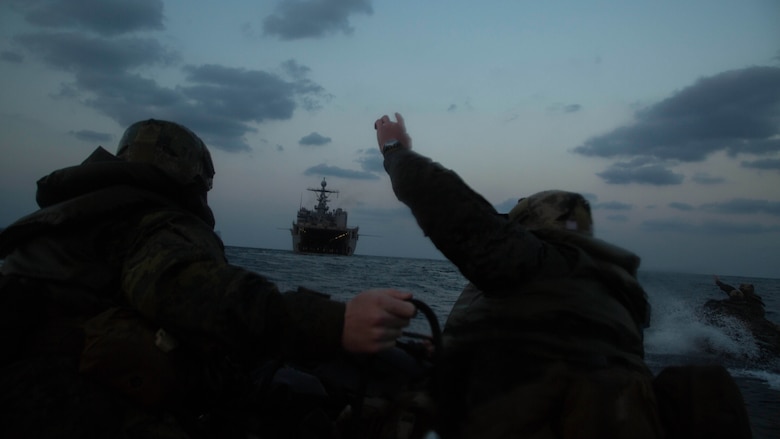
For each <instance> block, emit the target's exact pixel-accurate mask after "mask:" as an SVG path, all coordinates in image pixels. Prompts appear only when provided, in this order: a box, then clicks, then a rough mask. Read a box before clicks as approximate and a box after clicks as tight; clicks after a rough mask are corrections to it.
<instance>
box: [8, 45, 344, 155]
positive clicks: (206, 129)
mask: <svg viewBox="0 0 780 439" xmlns="http://www.w3.org/2000/svg"><path fill="white" fill-rule="evenodd" d="M17 40H18V41H19V42H20V43H21V44H22V46H23V47H25V48H26V49H28V50H29V51H31V52H33V53H35V54H36V55H37V56H40V57H41V58H42V60H43V61H44V63H46V64H48V65H49V66H52V67H55V68H57V69H60V70H64V71H67V72H71V73H73V77H74V82H73V83H67V84H62V86H61V88H60V91H59V93H58V94H57V95H56V96H57V97H59V98H66V99H78V100H80V101H81V103H82V104H84V105H87V106H89V107H91V108H94V109H97V110H98V111H100V112H102V113H103V114H105V115H107V116H109V117H110V118H112V119H114V120H115V121H117V122H118V123H119V124H120V125H122V126H128V125H130V124H131V123H133V122H135V121H138V120H141V119H145V118H149V117H155V118H159V119H168V120H175V121H177V122H179V123H181V124H183V125H185V126H187V127H189V128H191V129H192V130H194V131H195V132H197V133H198V134H199V135H200V136H201V137H202V138H203V140H204V141H205V142H206V143H207V144H208V145H209V146H213V147H215V148H218V149H222V150H225V151H248V150H250V149H251V148H250V147H249V145H248V144H247V141H246V135H247V134H248V133H252V132H256V131H257V129H256V128H255V127H253V126H252V124H253V123H262V122H264V121H267V120H287V119H290V118H292V116H293V113H294V111H295V109H296V108H298V107H299V106H301V107H303V108H305V109H313V108H317V107H318V106H319V102H320V101H321V100H327V99H329V98H330V97H329V95H327V93H325V90H324V89H323V88H322V87H321V86H320V85H319V84H316V83H314V82H312V81H311V80H309V79H308V78H307V77H306V75H307V74H308V73H309V68H308V67H306V66H303V65H300V64H298V63H297V62H295V61H294V60H288V61H286V62H285V63H284V64H283V65H282V71H283V72H285V73H288V74H290V76H292V79H290V78H284V77H282V76H279V75H277V74H273V73H269V72H267V71H263V70H247V69H242V68H233V67H226V66H221V65H215V64H205V65H199V66H193V65H188V66H184V67H183V68H182V70H181V72H182V73H183V74H184V80H182V81H180V84H179V85H178V86H176V87H175V88H168V87H163V86H161V85H159V84H158V83H157V82H156V81H154V80H152V79H149V78H147V77H144V76H142V75H141V74H140V73H139V71H141V70H142V69H145V68H150V67H170V66H172V65H174V64H175V63H176V62H177V61H178V54H177V53H175V52H173V51H171V50H169V49H167V48H165V47H163V46H162V45H160V44H159V42H158V41H157V40H154V39H149V38H138V37H115V38H94V37H91V36H87V35H84V34H80V33H74V32H66V33H35V34H25V35H21V36H19V37H17Z"/></svg>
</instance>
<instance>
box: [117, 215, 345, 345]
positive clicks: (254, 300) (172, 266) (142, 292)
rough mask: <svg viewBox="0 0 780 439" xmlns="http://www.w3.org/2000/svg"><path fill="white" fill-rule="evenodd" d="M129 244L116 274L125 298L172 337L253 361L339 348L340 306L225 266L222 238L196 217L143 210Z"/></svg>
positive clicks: (251, 273)
mask: <svg viewBox="0 0 780 439" xmlns="http://www.w3.org/2000/svg"><path fill="white" fill-rule="evenodd" d="M135 241H136V242H135V243H133V244H131V245H130V252H129V254H128V255H127V257H126V263H125V264H124V267H123V272H122V281H121V282H122V283H121V290H122V294H123V295H124V299H125V300H126V301H127V302H129V305H130V306H132V307H134V308H137V309H138V310H140V311H141V312H142V313H143V314H144V315H145V316H147V317H148V318H150V319H151V320H153V321H155V322H157V323H158V324H160V325H161V326H162V327H164V328H165V329H166V330H167V331H169V332H170V333H172V334H174V336H176V337H177V338H181V339H183V340H184V341H185V342H187V341H189V342H190V343H191V344H193V345H196V347H199V348H206V347H207V346H210V345H213V346H220V347H227V349H228V350H229V351H231V352H235V353H240V354H242V355H245V356H247V357H248V358H255V359H256V358H260V357H266V356H271V355H276V354H279V353H287V354H290V355H304V356H305V355H308V354H312V355H313V354H323V353H327V352H336V351H338V350H339V349H340V346H341V330H342V327H343V318H344V317H343V315H344V304H342V303H339V302H336V301H330V300H327V299H326V298H323V297H315V296H313V295H309V296H302V295H300V294H296V293H290V294H281V293H280V292H279V291H278V289H277V287H276V285H275V284H273V283H272V282H271V281H269V280H268V279H266V278H265V277H263V276H261V275H259V274H256V273H254V272H251V271H248V270H245V269H243V268H240V267H237V266H234V265H231V264H229V263H228V262H227V261H226V259H225V256H224V247H223V245H222V242H221V240H220V239H219V238H218V237H217V235H216V234H215V233H214V232H213V231H212V229H211V227H209V226H208V225H207V224H205V223H203V222H202V221H200V220H199V219H198V218H197V217H195V216H192V215H189V214H187V213H185V212H181V211H176V210H165V211H157V212H154V213H151V214H147V215H145V216H144V217H143V218H142V220H141V222H140V226H139V232H138V234H137V235H136V237H135ZM315 310H316V318H313V317H312V314H315Z"/></svg>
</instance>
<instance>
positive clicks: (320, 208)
mask: <svg viewBox="0 0 780 439" xmlns="http://www.w3.org/2000/svg"><path fill="white" fill-rule="evenodd" d="M327 185H328V183H326V182H325V179H324V178H323V179H322V183H320V186H322V187H321V188H320V189H314V188H307V189H306V190H309V191H312V192H316V193H317V206H316V207H315V208H314V210H316V211H317V213H319V214H320V215H325V214H326V213H327V212H328V201H329V199H328V194H338V193H339V191H333V190H330V189H325V186H327Z"/></svg>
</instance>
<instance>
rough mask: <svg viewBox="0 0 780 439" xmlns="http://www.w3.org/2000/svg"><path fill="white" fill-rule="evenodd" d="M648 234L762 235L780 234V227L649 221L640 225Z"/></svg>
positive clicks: (716, 222)
mask: <svg viewBox="0 0 780 439" xmlns="http://www.w3.org/2000/svg"><path fill="white" fill-rule="evenodd" d="M640 227H641V228H642V230H644V231H646V232H656V233H660V232H667V233H669V232H671V233H684V234H687V235H700V236H728V235H761V234H766V233H778V232H780V226H765V225H762V224H756V223H752V224H744V223H733V222H724V221H703V222H701V223H693V222H688V221H683V220H680V219H676V218H675V219H658V220H647V221H644V222H642V224H641V225H640Z"/></svg>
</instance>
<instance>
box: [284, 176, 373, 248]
mask: <svg viewBox="0 0 780 439" xmlns="http://www.w3.org/2000/svg"><path fill="white" fill-rule="evenodd" d="M327 185H328V184H327V183H326V182H325V179H323V180H322V183H320V186H321V188H320V189H314V188H308V189H307V190H309V191H312V192H316V193H317V205H316V206H315V207H314V210H310V209H307V208H305V207H303V206H301V208H300V209H299V210H298V217H297V219H296V221H294V222H293V224H292V229H290V232H291V233H292V240H293V252H295V253H322V254H334V255H344V256H351V255H352V254H353V253H354V252H355V247H356V246H357V240H358V227H351V228H350V227H347V212H346V211H344V210H342V209H341V208H338V209H336V210H335V211H331V210H330V207H328V201H329V199H328V195H329V194H337V193H339V192H338V191H333V190H329V189H325V187H326V186H327Z"/></svg>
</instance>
